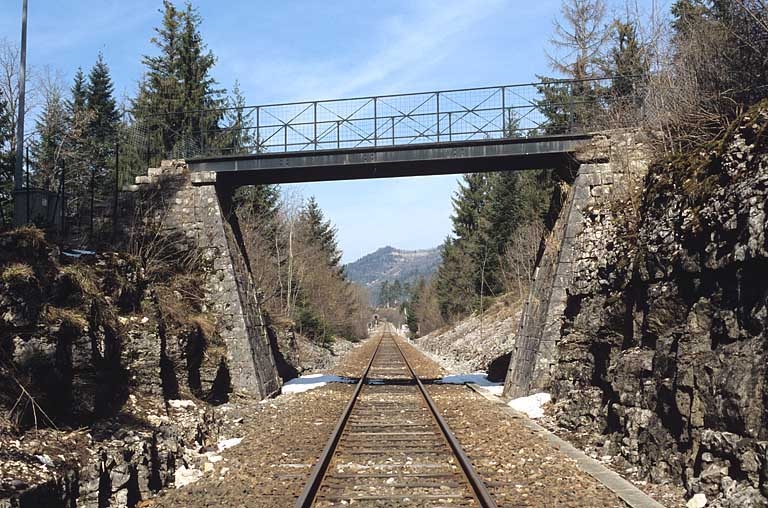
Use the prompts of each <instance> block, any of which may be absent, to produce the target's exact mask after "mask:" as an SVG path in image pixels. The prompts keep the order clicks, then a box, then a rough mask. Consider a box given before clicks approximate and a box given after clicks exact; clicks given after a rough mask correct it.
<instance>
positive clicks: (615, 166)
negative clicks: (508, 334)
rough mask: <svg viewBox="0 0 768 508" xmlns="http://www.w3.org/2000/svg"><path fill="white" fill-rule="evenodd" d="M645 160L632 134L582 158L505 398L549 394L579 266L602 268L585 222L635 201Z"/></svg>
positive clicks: (540, 269)
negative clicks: (586, 234)
mask: <svg viewBox="0 0 768 508" xmlns="http://www.w3.org/2000/svg"><path fill="white" fill-rule="evenodd" d="M643 156H644V154H643V153H642V152H641V151H640V150H638V146H637V144H636V142H635V139H634V136H632V135H631V134H627V133H622V134H613V135H608V136H598V137H596V138H595V139H594V140H593V141H592V142H591V143H590V144H588V145H587V146H585V147H584V148H582V150H581V151H580V153H578V154H577V159H578V160H579V162H580V165H579V167H578V172H577V174H576V177H575V179H574V181H573V183H572V184H571V186H570V188H569V189H568V191H567V199H566V200H565V202H564V203H563V207H562V209H561V211H560V215H559V217H558V219H557V222H556V224H555V227H554V228H553V230H552V231H551V233H550V235H549V237H548V238H546V239H545V249H544V253H543V255H542V257H541V259H540V260H539V263H538V265H537V267H536V271H535V275H534V281H533V285H532V287H531V289H530V293H529V295H528V299H527V301H526V304H525V309H524V311H523V315H522V318H521V320H520V327H519V331H518V334H517V337H516V340H515V349H514V351H513V352H512V357H511V360H510V363H509V370H508V372H507V378H506V382H505V386H504V395H505V396H509V397H522V396H525V395H529V394H531V393H536V392H540V391H546V390H547V389H548V386H549V383H550V380H551V374H552V369H553V367H554V365H555V364H556V362H557V355H558V343H559V340H560V336H561V330H562V326H563V323H564V321H565V319H566V317H567V311H568V309H567V308H566V304H567V301H568V295H569V293H570V292H571V289H572V284H573V274H574V269H575V268H576V267H577V266H578V265H579V264H580V263H585V262H588V263H595V262H597V263H599V260H595V259H592V257H594V256H595V249H589V245H587V244H588V243H589V240H588V239H584V238H581V233H582V230H583V228H584V223H585V220H586V217H587V215H588V214H589V213H595V212H596V211H597V212H598V213H599V209H600V208H601V207H608V206H616V203H617V202H618V201H623V200H625V199H629V198H630V197H631V195H632V193H633V192H634V190H635V187H636V186H638V185H639V183H640V182H641V180H642V178H644V176H645V174H646V173H647V170H648V167H647V161H645V160H644V158H643Z"/></svg>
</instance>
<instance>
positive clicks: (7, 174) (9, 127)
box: [0, 97, 15, 225]
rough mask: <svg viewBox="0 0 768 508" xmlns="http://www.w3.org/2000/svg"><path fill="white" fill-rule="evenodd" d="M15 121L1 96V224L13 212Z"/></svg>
mask: <svg viewBox="0 0 768 508" xmlns="http://www.w3.org/2000/svg"><path fill="white" fill-rule="evenodd" d="M12 138H13V123H12V121H11V114H10V112H9V111H8V105H7V103H6V102H5V101H4V100H3V98H2V97H0V225H7V224H10V222H11V218H12V217H11V214H12V213H13V206H12V205H13V193H12V192H13V165H14V160H15V154H14V153H13V152H12V151H11V140H12Z"/></svg>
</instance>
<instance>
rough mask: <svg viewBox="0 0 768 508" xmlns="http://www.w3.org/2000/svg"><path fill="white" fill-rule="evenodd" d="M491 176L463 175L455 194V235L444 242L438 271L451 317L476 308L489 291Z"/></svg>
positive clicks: (442, 300) (447, 314)
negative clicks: (488, 211)
mask: <svg viewBox="0 0 768 508" xmlns="http://www.w3.org/2000/svg"><path fill="white" fill-rule="evenodd" d="M492 178H493V177H492V176H490V175H489V174H486V173H470V174H466V175H464V182H462V183H460V184H459V190H458V191H457V193H456V196H454V197H453V199H452V201H453V215H452V216H451V221H452V223H453V238H450V237H449V238H447V239H446V240H445V242H444V243H443V261H442V264H441V265H440V267H439V269H438V272H437V276H436V277H437V281H436V291H437V297H438V301H439V305H440V312H441V314H442V316H443V318H444V319H446V320H452V319H455V318H456V317H458V316H461V315H465V314H467V313H468V312H471V311H472V310H474V309H476V308H477V307H478V304H479V297H480V295H481V294H486V292H485V291H486V289H487V286H486V284H485V268H486V266H487V262H488V259H489V256H490V254H491V253H490V251H489V250H488V245H487V241H486V240H487V238H485V236H484V235H485V233H486V232H487V231H488V229H489V228H488V225H487V216H486V212H487V209H486V207H487V203H488V196H489V191H490V185H491V180H492Z"/></svg>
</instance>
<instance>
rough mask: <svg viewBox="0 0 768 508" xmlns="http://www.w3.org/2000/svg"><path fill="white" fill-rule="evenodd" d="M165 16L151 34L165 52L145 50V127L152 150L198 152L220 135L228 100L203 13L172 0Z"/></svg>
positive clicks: (140, 106) (139, 104) (139, 107)
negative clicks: (205, 31)
mask: <svg viewBox="0 0 768 508" xmlns="http://www.w3.org/2000/svg"><path fill="white" fill-rule="evenodd" d="M160 12H161V13H162V15H163V21H162V24H161V26H160V27H159V28H156V29H155V32H156V35H155V37H153V38H152V39H151V42H152V44H154V45H155V46H156V47H157V48H158V50H159V52H160V54H159V55H156V56H144V58H143V60H142V62H143V63H144V65H145V66H146V67H147V72H146V74H145V76H144V79H143V80H142V82H141V84H140V85H139V93H138V96H137V97H136V99H135V100H134V103H133V108H134V115H135V117H136V119H137V122H139V123H140V127H141V128H143V129H144V130H145V131H146V132H147V134H148V135H149V136H150V152H151V153H152V154H154V156H155V157H159V158H162V157H167V156H169V155H173V154H176V153H179V152H181V151H183V152H184V153H188V154H189V153H195V151H199V150H202V149H204V147H205V146H207V144H210V143H218V142H220V140H217V139H216V138H215V135H216V133H217V132H218V128H219V126H218V122H219V120H220V119H221V116H222V111H221V110H217V109H216V108H220V107H221V106H222V105H223V98H222V96H223V93H224V91H223V90H220V89H218V88H216V85H217V83H216V81H215V80H214V79H213V78H212V77H211V75H210V71H211V70H212V68H213V66H214V64H215V63H216V57H215V56H214V55H213V53H212V52H211V51H209V50H208V49H207V47H206V45H205V43H204V42H203V39H202V35H201V34H200V24H201V22H202V18H201V17H200V15H199V14H198V12H197V10H196V9H195V8H193V7H192V5H191V4H189V3H187V4H186V7H185V8H184V9H183V10H180V9H178V8H177V7H176V6H175V5H174V4H173V3H172V2H171V1H170V0H164V1H163V9H161V10H160Z"/></svg>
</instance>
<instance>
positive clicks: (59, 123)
mask: <svg viewBox="0 0 768 508" xmlns="http://www.w3.org/2000/svg"><path fill="white" fill-rule="evenodd" d="M44 99H45V103H44V104H43V109H42V111H41V112H40V115H39V116H38V118H37V120H36V121H35V129H36V131H37V140H36V141H35V143H34V144H33V145H32V153H33V155H34V158H35V160H36V161H37V172H36V177H37V179H38V183H39V184H41V185H43V186H45V187H49V188H50V187H51V186H52V185H54V183H55V182H54V180H55V176H56V171H57V168H58V165H59V164H60V162H61V160H62V158H63V155H64V154H63V153H62V148H63V145H64V143H65V141H66V138H67V133H68V122H69V119H68V115H67V108H66V103H65V101H64V97H63V96H62V92H61V90H60V89H59V88H58V87H57V86H50V87H48V89H47V90H46V92H45V97H44Z"/></svg>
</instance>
